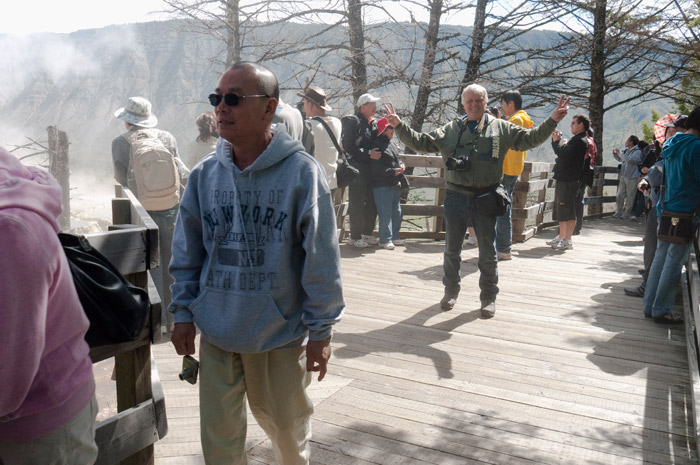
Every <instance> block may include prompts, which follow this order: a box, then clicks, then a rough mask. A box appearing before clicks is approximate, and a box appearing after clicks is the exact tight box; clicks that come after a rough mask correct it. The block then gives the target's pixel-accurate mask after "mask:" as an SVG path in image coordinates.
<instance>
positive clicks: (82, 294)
mask: <svg viewBox="0 0 700 465" xmlns="http://www.w3.org/2000/svg"><path fill="white" fill-rule="evenodd" d="M58 238H59V240H60V241H61V245H62V246H63V251H64V252H65V254H66V258H67V259H68V264H69V266H70V271H71V275H72V276H73V282H74V283H75V289H76V290H77V291H78V297H79V298H80V303H81V304H82V306H83V310H84V311H85V314H86V315H87V317H88V320H90V328H89V329H88V331H87V333H86V334H85V341H87V343H88V345H89V346H90V347H99V346H102V345H107V344H119V343H122V342H129V341H135V340H136V339H138V337H139V334H140V333H141V329H142V328H143V325H144V322H145V319H146V315H148V308H149V301H148V293H147V292H146V291H145V290H143V289H141V288H140V287H136V286H134V285H133V284H131V283H129V282H128V281H127V280H126V279H125V278H124V276H122V274H121V273H120V272H119V270H117V269H116V268H115V267H114V265H112V263H111V262H110V261H109V260H108V259H107V258H105V256H104V255H102V254H101V253H100V252H99V251H98V250H97V249H95V248H94V247H92V246H91V245H90V242H88V240H87V238H86V237H85V236H82V235H81V236H77V235H75V234H68V233H58Z"/></svg>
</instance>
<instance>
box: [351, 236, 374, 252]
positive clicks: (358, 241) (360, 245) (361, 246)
mask: <svg viewBox="0 0 700 465" xmlns="http://www.w3.org/2000/svg"><path fill="white" fill-rule="evenodd" d="M346 242H347V244H348V245H351V246H353V247H357V248H358V249H364V248H365V247H369V244H368V243H367V242H365V240H364V239H353V238H352V237H348V240H347V241H346Z"/></svg>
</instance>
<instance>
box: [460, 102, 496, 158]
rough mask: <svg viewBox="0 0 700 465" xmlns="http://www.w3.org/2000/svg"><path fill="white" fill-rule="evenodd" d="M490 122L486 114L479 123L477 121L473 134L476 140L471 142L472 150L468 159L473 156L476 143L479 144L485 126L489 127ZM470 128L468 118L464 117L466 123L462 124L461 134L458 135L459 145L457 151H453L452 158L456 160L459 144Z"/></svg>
mask: <svg viewBox="0 0 700 465" xmlns="http://www.w3.org/2000/svg"><path fill="white" fill-rule="evenodd" d="M487 122H488V115H486V113H484V115H483V116H482V117H481V119H480V120H479V121H477V123H476V126H475V127H474V131H473V132H472V134H474V135H475V137H474V139H473V140H472V142H471V146H472V149H471V150H470V151H469V155H468V156H467V158H469V157H470V156H471V152H473V151H474V147H476V143H477V142H478V140H479V138H480V137H481V134H482V133H483V132H484V126H486V125H487ZM467 127H469V121H468V120H467V117H466V116H465V117H464V121H463V122H462V127H461V128H459V134H457V143H456V144H455V149H454V150H453V151H452V158H456V157H455V155H457V149H458V148H459V142H460V141H461V140H462V134H464V131H465V129H467Z"/></svg>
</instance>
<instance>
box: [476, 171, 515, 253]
mask: <svg viewBox="0 0 700 465" xmlns="http://www.w3.org/2000/svg"><path fill="white" fill-rule="evenodd" d="M516 182H518V177H517V176H508V175H507V174H504V175H503V182H501V184H503V187H504V188H505V190H506V192H508V197H510V201H511V204H512V202H513V189H514V188H515V183H516ZM476 237H479V233H477V235H476ZM511 245H513V215H512V209H511V205H508V208H507V209H506V212H505V213H504V214H503V215H501V216H499V217H498V219H497V220H496V250H498V251H499V252H504V253H505V252H510V246H511Z"/></svg>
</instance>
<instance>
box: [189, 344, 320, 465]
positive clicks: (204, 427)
mask: <svg viewBox="0 0 700 465" xmlns="http://www.w3.org/2000/svg"><path fill="white" fill-rule="evenodd" d="M305 351H306V348H305V347H298V348H294V349H283V350H273V351H269V352H263V353H258V354H237V353H232V352H226V351H224V350H221V349H219V348H218V347H216V346H214V345H213V344H211V343H209V342H207V341H206V340H205V339H204V338H202V339H201V347H200V363H201V366H200V370H201V371H200V374H201V377H200V385H199V400H200V424H201V436H202V449H203V451H204V460H205V462H206V463H207V465H245V464H246V463H247V458H246V450H245V441H246V429H247V412H246V404H245V401H246V395H247V397H248V404H249V405H250V410H251V412H252V413H253V415H254V416H255V419H256V420H257V422H258V424H259V425H260V426H261V427H262V429H263V430H264V431H265V433H266V434H267V435H268V437H269V438H270V441H271V442H272V448H273V451H274V454H275V458H276V459H277V462H278V463H279V464H280V465H307V464H308V463H309V455H310V447H309V441H310V439H311V414H312V413H313V405H312V403H311V400H310V399H309V398H308V396H307V395H306V387H307V386H308V385H309V383H310V382H311V374H310V373H307V371H306V352H305Z"/></svg>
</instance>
